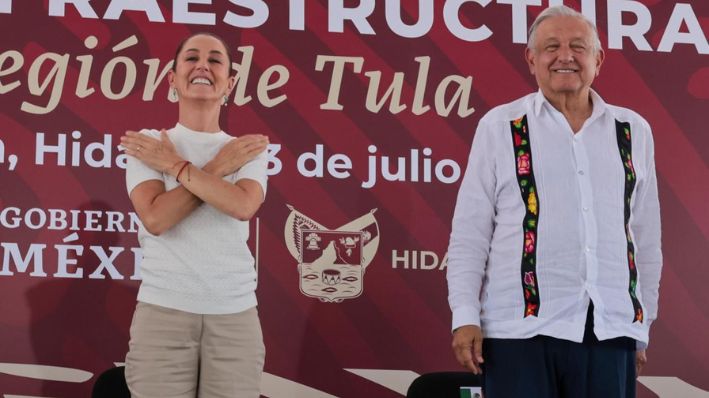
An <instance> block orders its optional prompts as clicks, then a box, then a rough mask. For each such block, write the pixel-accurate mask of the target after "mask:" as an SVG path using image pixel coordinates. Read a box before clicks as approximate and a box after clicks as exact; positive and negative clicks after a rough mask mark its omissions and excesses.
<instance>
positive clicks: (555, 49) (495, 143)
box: [448, 6, 662, 398]
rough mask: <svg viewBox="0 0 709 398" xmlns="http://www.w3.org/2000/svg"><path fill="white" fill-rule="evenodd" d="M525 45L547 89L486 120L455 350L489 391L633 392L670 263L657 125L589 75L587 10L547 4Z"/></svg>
mask: <svg viewBox="0 0 709 398" xmlns="http://www.w3.org/2000/svg"><path fill="white" fill-rule="evenodd" d="M525 54H526V59H527V63H528V65H529V70H530V72H531V73H532V74H533V75H534V76H535V78H536V81H537V84H538V86H539V91H538V92H537V93H533V94H530V95H527V96H525V97H523V98H520V99H518V100H516V101H514V102H511V103H509V104H505V105H502V106H499V107H496V108H494V109H492V110H491V111H490V112H489V113H488V114H486V115H485V116H484V117H483V118H482V119H481V120H480V123H479V125H478V128H477V131H476V133H475V138H474V140H473V145H472V150H471V153H470V158H469V162H468V166H467V170H466V172H465V178H464V180H463V183H462V186H461V188H460V192H459V194H458V200H457V204H456V209H455V216H454V218H453V229H452V234H451V240H450V247H449V263H448V287H449V303H450V306H451V309H452V312H453V330H454V332H453V350H454V352H455V356H456V358H457V360H458V361H459V362H460V363H461V364H462V365H463V366H465V367H466V368H468V369H470V370H471V371H473V372H474V373H480V372H482V373H483V376H482V377H483V391H484V392H485V396H486V398H520V397H539V398H547V397H574V398H579V397H587V398H596V397H603V398H611V397H634V396H635V378H636V375H637V373H638V372H639V371H640V367H641V366H642V365H643V364H644V363H645V362H646V360H647V359H646V355H645V348H646V347H647V343H648V331H649V328H650V324H651V323H652V321H653V320H654V319H655V318H656V316H657V301H658V287H659V281H660V270H661V264H662V254H661V251H660V211H659V203H658V196H657V181H656V177H655V164H654V160H653V157H654V156H653V141H652V135H651V132H650V127H649V125H648V123H647V122H646V121H645V120H644V119H643V118H642V117H641V116H639V115H638V114H637V113H635V112H633V111H631V110H628V109H625V108H621V107H617V106H613V105H609V104H607V103H605V102H604V101H603V99H602V98H601V97H600V96H599V95H598V94H597V93H596V92H595V91H593V90H592V89H591V83H593V80H594V78H595V77H596V76H598V73H599V71H600V68H601V65H602V63H603V59H604V53H603V50H602V49H601V45H600V41H599V39H598V32H597V31H596V28H595V26H594V25H593V23H592V22H590V21H589V20H588V19H586V18H585V17H584V16H583V15H582V14H580V13H578V12H576V11H574V10H572V9H571V8H568V7H565V6H558V7H552V8H548V9H546V10H545V11H544V12H542V13H541V14H540V15H539V17H538V18H537V19H536V21H535V22H534V24H533V25H532V27H531V29H530V32H529V43H528V46H527V49H526V53H525ZM483 339H484V340H483Z"/></svg>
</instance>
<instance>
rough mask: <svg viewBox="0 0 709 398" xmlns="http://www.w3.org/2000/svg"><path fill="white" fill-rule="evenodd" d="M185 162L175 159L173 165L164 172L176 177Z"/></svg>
mask: <svg viewBox="0 0 709 398" xmlns="http://www.w3.org/2000/svg"><path fill="white" fill-rule="evenodd" d="M185 162H186V160H184V159H182V158H177V159H176V160H175V161H174V162H173V163H172V166H170V167H168V169H167V170H165V172H166V173H167V174H169V175H171V176H173V177H177V173H179V172H180V168H182V166H183V164H184V163H185Z"/></svg>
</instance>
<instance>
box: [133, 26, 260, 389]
mask: <svg viewBox="0 0 709 398" xmlns="http://www.w3.org/2000/svg"><path fill="white" fill-rule="evenodd" d="M231 70H232V68H231V54H230V52H229V49H228V46H227V45H226V44H225V43H224V41H223V40H222V39H221V38H219V37H217V36H215V35H212V34H209V33H198V34H194V35H192V36H190V37H188V38H186V39H185V40H184V41H183V42H182V43H181V44H180V45H179V46H178V48H177V51H176V55H175V59H174V63H173V67H172V70H170V71H169V73H168V81H169V83H170V87H171V96H173V98H174V97H176V98H177V99H178V105H179V117H178V123H177V125H176V126H175V127H173V128H172V129H169V130H161V131H157V130H142V131H140V132H133V131H128V132H126V135H125V136H123V137H122V138H121V143H122V145H123V147H124V148H125V152H126V153H127V154H128V155H130V156H129V157H128V165H127V169H126V184H127V189H128V192H129V195H130V200H131V202H132V203H133V207H134V208H135V211H136V213H137V214H138V217H139V218H140V220H141V222H142V224H143V225H142V226H141V228H140V229H139V232H138V239H139V241H140V246H141V248H142V250H143V261H142V263H141V273H142V279H143V281H142V283H141V286H140V290H139V292H138V303H137V305H136V309H135V313H134V315H133V321H132V324H131V328H130V336H131V337H130V344H129V346H130V347H129V352H128V354H127V356H126V381H127V382H128V386H129V388H130V390H131V394H132V396H133V397H134V398H142V397H191V398H194V397H197V396H199V397H258V396H259V385H260V379H261V373H262V370H263V363H264V356H265V349H264V345H263V338H262V334H261V326H260V322H259V318H258V313H257V311H256V295H255V289H256V272H255V270H254V259H253V257H252V255H251V253H250V251H249V248H248V246H247V245H246V241H247V239H248V233H249V225H248V220H249V219H250V218H251V217H252V216H253V215H254V213H256V211H257V210H258V209H259V207H260V206H261V203H262V202H263V200H264V196H265V193H266V153H265V149H266V146H267V145H268V138H267V137H265V136H263V135H244V136H241V137H239V138H234V137H232V136H230V135H228V134H226V133H225V132H224V131H222V129H221V128H220V127H219V114H220V110H221V107H222V105H226V104H227V102H228V98H229V94H230V93H231V91H232V89H233V88H234V84H235V78H234V76H232V74H231Z"/></svg>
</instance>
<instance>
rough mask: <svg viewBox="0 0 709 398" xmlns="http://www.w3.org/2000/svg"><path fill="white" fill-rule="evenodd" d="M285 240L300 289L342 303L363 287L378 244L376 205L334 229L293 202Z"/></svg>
mask: <svg viewBox="0 0 709 398" xmlns="http://www.w3.org/2000/svg"><path fill="white" fill-rule="evenodd" d="M288 208H289V209H290V211H291V212H290V214H289V215H288V219H287V220H286V226H285V240H286V246H287V247H288V251H290V254H291V255H292V256H293V258H295V259H296V260H297V261H298V276H299V279H300V282H299V286H300V291H301V292H302V293H303V294H304V295H306V296H308V297H314V298H317V299H319V300H320V301H323V302H334V303H339V302H342V300H344V299H351V298H355V297H358V296H359V295H361V294H362V291H363V290H364V273H365V270H366V268H367V266H368V265H369V264H370V263H371V261H372V259H373V258H374V255H375V254H376V252H377V248H378V247H379V226H378V225H377V220H376V219H375V218H374V212H375V211H376V209H373V210H371V211H370V212H369V213H367V214H365V215H363V216H361V217H359V218H357V219H356V220H354V221H351V222H349V223H347V224H345V225H343V226H341V227H339V228H337V229H334V230H331V229H328V228H326V227H324V226H323V225H321V224H319V223H317V222H316V221H315V220H313V219H312V218H310V217H308V216H306V215H304V214H303V213H301V212H299V211H298V210H296V209H294V208H293V207H292V206H288Z"/></svg>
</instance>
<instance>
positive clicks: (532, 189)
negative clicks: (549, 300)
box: [510, 115, 539, 318]
mask: <svg viewBox="0 0 709 398" xmlns="http://www.w3.org/2000/svg"><path fill="white" fill-rule="evenodd" d="M510 125H511V127H512V142H513V146H514V154H515V165H516V170H517V183H518V184H519V190H520V192H521V193H522V201H523V202H524V206H525V209H526V212H525V215H524V221H523V222H522V231H523V235H524V243H523V247H522V266H521V277H522V290H523V293H524V317H525V318H526V317H528V316H530V315H532V316H537V315H538V314H539V285H538V284H537V283H538V280H537V223H538V220H539V199H538V197H537V187H536V183H535V181H534V169H533V167H532V147H531V145H530V143H529V130H528V128H527V116H526V115H525V116H522V117H521V118H519V119H517V120H513V121H512V122H510Z"/></svg>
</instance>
